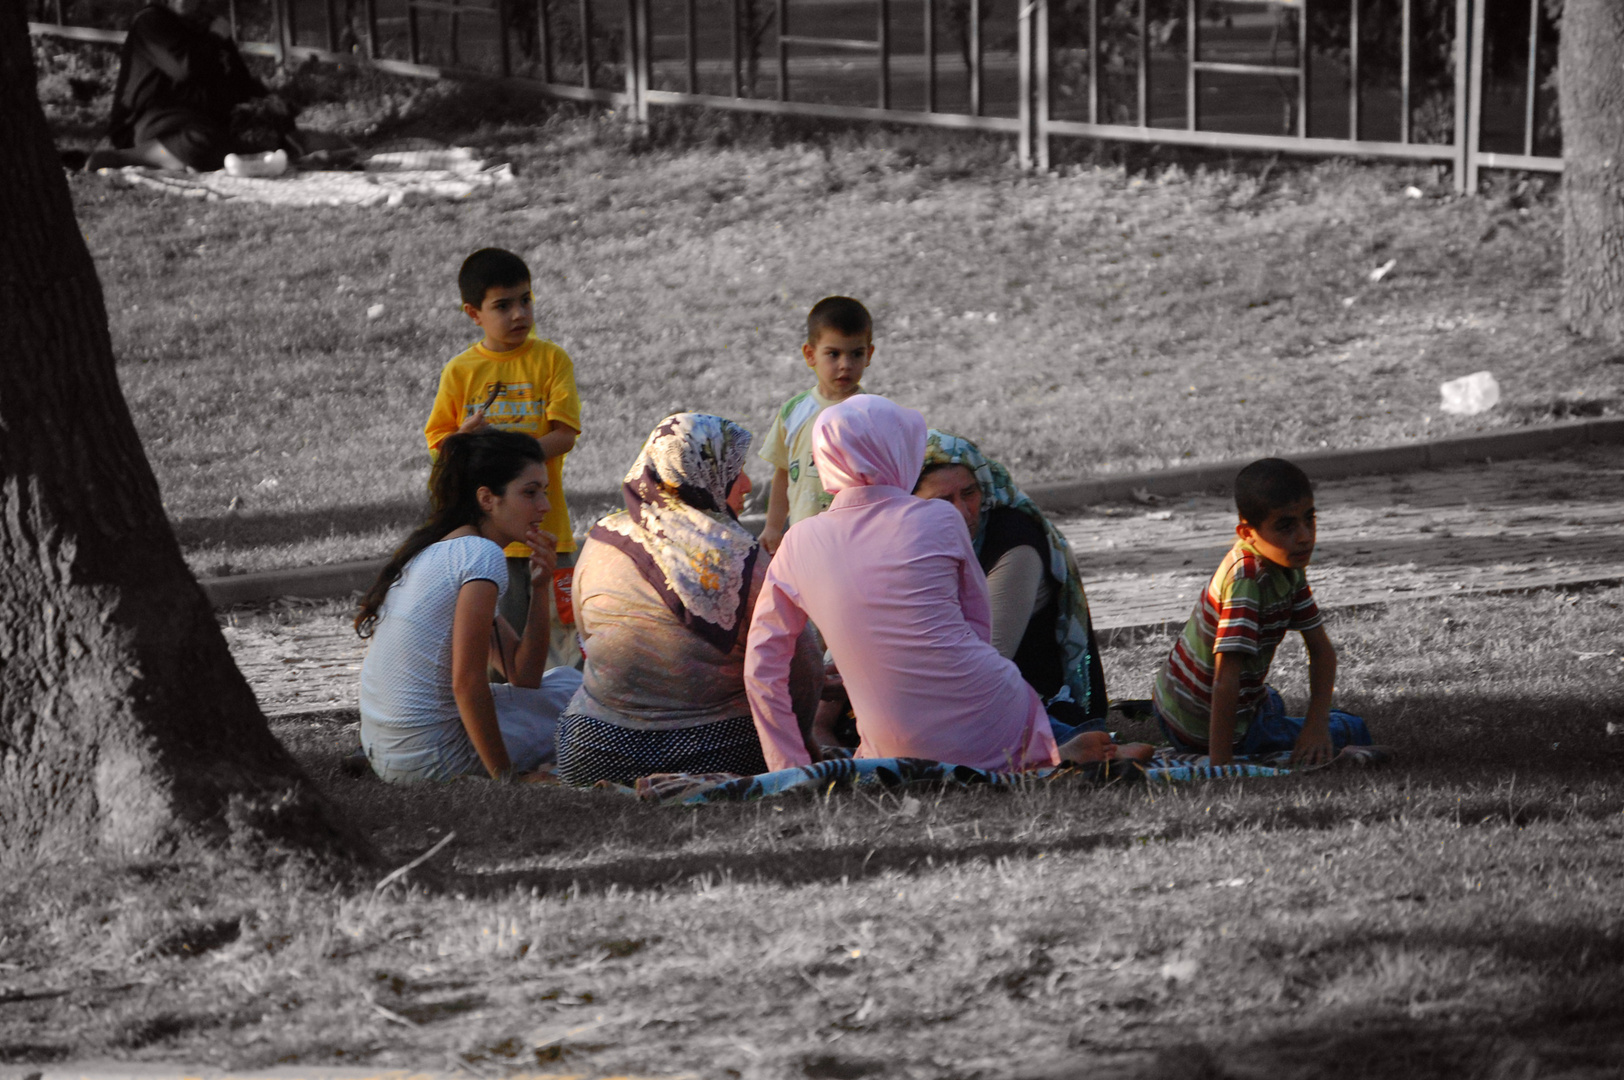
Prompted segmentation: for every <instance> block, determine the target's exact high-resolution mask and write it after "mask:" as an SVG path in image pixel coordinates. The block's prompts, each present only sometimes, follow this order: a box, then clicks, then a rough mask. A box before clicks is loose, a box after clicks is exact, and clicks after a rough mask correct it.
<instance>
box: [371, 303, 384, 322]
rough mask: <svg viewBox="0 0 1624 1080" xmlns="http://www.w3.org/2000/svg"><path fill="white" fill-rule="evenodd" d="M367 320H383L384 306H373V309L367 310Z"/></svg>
mask: <svg viewBox="0 0 1624 1080" xmlns="http://www.w3.org/2000/svg"><path fill="white" fill-rule="evenodd" d="M367 318H369V319H381V318H383V305H382V304H373V305H372V306H371V307H369V308H367Z"/></svg>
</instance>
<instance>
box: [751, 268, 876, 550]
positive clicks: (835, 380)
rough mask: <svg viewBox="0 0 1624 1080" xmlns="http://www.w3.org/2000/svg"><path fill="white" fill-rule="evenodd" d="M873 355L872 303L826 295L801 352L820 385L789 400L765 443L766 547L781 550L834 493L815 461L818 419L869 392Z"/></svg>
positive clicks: (817, 306) (817, 307) (810, 323)
mask: <svg viewBox="0 0 1624 1080" xmlns="http://www.w3.org/2000/svg"><path fill="white" fill-rule="evenodd" d="M873 356H874V320H873V319H872V318H871V317H870V316H869V314H868V309H867V308H865V307H864V306H863V305H862V304H860V303H858V302H857V301H856V300H853V299H852V298H851V297H849V296H826V297H824V298H823V299H822V300H819V301H818V302H817V303H816V304H814V305H813V306H812V310H811V311H810V312H808V313H807V316H806V343H805V344H804V345H802V346H801V357H802V358H803V359H804V360H805V361H806V366H807V367H809V368H811V369H812V372H813V374H814V375H816V376H817V380H818V382H817V385H816V386H815V387H813V388H812V389H810V390H803V391H801V392H800V393H799V394H796V395H795V396H794V397H792V398H790V399H789V400H788V401H786V402H784V405H783V407H782V408H780V409H779V410H778V415H776V416H775V417H773V426H772V430H770V431H768V432H767V438H766V439H765V440H763V442H762V445H761V451H760V455H761V460H763V461H765V462H767V463H768V464H769V465H771V466H773V470H774V471H773V484H772V492H771V493H770V495H769V496H768V498H767V524H766V526H765V527H764V528H763V529H762V530H761V546H762V547H764V548H766V549H767V550H768V551H769V552H772V551H777V550H778V542H779V541H780V540H782V539H783V538H784V532H785V531H786V530H787V529H788V528H789V527H790V526H791V525H793V524H795V523H796V522H797V521H800V520H802V519H803V518H809V517H812V516H813V515H814V514H818V513H821V512H822V511H823V510H824V509H826V508H827V507H828V505H829V501H830V500H831V499H833V498H834V496H832V495H830V494H829V493H828V492H827V491H825V490H823V482H822V481H821V480H819V479H818V469H817V466H816V465H814V464H813V463H812V421H813V420H816V419H817V417H818V414H819V413H821V412H822V411H823V410H824V409H827V408H828V407H829V406H830V405H835V404H838V403H839V402H842V401H845V400H846V399H847V398H849V397H851V396H852V395H853V394H861V393H863V386H862V378H863V372H864V371H865V370H866V369H867V368H868V363H869V361H870V360H871V359H872V358H873Z"/></svg>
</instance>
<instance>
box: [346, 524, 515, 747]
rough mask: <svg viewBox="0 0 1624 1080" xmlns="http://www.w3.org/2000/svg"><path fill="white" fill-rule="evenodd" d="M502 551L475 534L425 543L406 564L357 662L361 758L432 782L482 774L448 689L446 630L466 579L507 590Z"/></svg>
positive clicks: (499, 589)
mask: <svg viewBox="0 0 1624 1080" xmlns="http://www.w3.org/2000/svg"><path fill="white" fill-rule="evenodd" d="M507 580H508V576H507V561H506V559H505V558H504V557H503V554H502V549H501V547H499V546H498V545H497V544H495V543H494V542H492V541H490V540H487V539H485V538H484V537H482V536H459V537H457V538H456V539H453V540H441V541H439V542H438V543H435V544H430V545H429V546H428V547H426V548H424V549H423V550H422V551H421V552H419V553H418V554H417V555H416V556H415V557H413V559H412V561H411V562H409V563H407V564H406V568H405V570H403V571H402V572H401V575H400V580H399V581H397V582H395V584H394V585H393V586H391V587H390V589H389V594H388V596H386V597H385V598H384V602H383V606H382V607H381V608H379V611H378V623H377V628H376V630H375V631H374V633H373V635H372V643H371V645H370V646H369V647H368V648H367V655H366V659H365V660H364V661H362V663H361V742H362V745H364V746H365V747H366V748H367V751H368V753H369V754H371V755H374V756H375V757H376V756H377V755H378V754H380V753H381V754H382V755H383V756H386V757H388V758H389V759H390V760H391V761H392V762H394V763H396V764H397V766H398V767H400V768H402V769H409V768H411V766H412V765H413V763H415V765H416V768H415V769H412V770H411V771H418V772H421V773H422V774H423V775H424V776H428V777H432V778H435V779H450V778H451V777H454V776H461V775H463V774H464V773H468V772H478V771H482V766H481V765H480V762H479V755H478V754H477V753H476V752H475V750H474V746H473V743H471V742H469V740H468V736H467V734H466V732H465V731H464V730H463V725H462V716H461V714H460V713H459V712H458V711H457V699H456V696H455V695H454V694H452V692H451V627H452V623H453V621H454V620H455V618H456V612H457V596H458V594H459V593H460V592H461V591H462V587H463V586H464V585H466V584H468V583H469V582H470V581H489V582H491V583H493V584H494V585H495V586H496V589H497V601H498V603H500V601H501V594H502V593H503V592H504V591H506V589H507Z"/></svg>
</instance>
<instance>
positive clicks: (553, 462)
mask: <svg viewBox="0 0 1624 1080" xmlns="http://www.w3.org/2000/svg"><path fill="white" fill-rule="evenodd" d="M530 286H531V283H530V267H529V266H527V265H525V261H524V260H523V259H521V258H520V257H519V256H517V255H515V254H513V252H511V251H504V250H503V249H501V248H481V249H480V250H478V251H476V252H474V253H473V254H472V255H470V256H468V257H467V258H466V259H464V260H463V263H462V267H461V269H459V270H458V272H457V292H458V294H459V296H460V297H461V299H462V311H463V314H464V315H466V316H468V318H469V320H470V321H471V322H472V323H473V324H474V325H475V326H477V327H479V330H480V332H481V333H482V334H483V335H484V337H483V339H482V340H480V341H478V342H475V343H474V344H472V345H470V346H468V348H466V349H464V350H463V351H462V352H460V353H458V354H457V355H456V356H453V357H452V358H451V359H450V360H448V361H446V364H445V367H443V368H442V369H441V370H440V382H439V386H438V387H437V388H436V390H435V393H434V404H433V405H432V406H430V408H429V416H428V420H427V421H426V422H425V423H424V425H423V437H424V439H425V440H426V441H427V443H428V448H429V456H430V458H433V457H434V455H435V454H437V453H438V452H439V447H440V444H441V443H443V442H444V441H445V439H446V438H447V437H448V436H450V435H452V434H455V433H457V432H462V433H464V434H467V433H468V432H473V431H487V430H490V429H493V428H496V429H500V430H502V431H517V432H520V433H522V434H524V435H527V436H529V437H530V438H531V439H533V440H534V441H535V443H536V445H537V446H538V447H540V448H541V452H542V455H543V456H544V457H545V458H546V460H547V503H548V506H549V509H548V511H547V517H546V519H545V520H543V521H542V524H541V527H542V530H543V531H545V532H550V533H552V534H553V535H554V536H556V537H558V567H559V569H558V570H557V571H555V573H554V576H553V578H552V579H549V580H547V581H545V582H541V583H540V586H541V591H540V592H533V590H532V589H531V587H530V580H531V569H530V549H529V548H527V547H525V545H524V544H523V543H516V544H513V545H510V546H509V547H508V549H507V560H508V562H507V565H508V586H507V590H506V591H505V592H504V593H503V594H502V615H503V616H504V617H506V619H507V621H508V622H509V623H511V624H513V625H514V626H523V625H524V624H525V621H526V620H527V619H528V618H529V612H530V604H531V601H532V599H533V598H534V599H535V600H536V601H537V602H539V603H540V604H541V605H542V606H543V607H546V606H548V605H549V604H550V605H552V610H551V618H552V621H551V626H552V633H553V640H552V648H551V651H550V652H549V653H548V662H549V664H550V665H552V666H561V665H564V664H569V665H571V666H577V665H579V663H580V657H581V651H580V646H579V644H578V643H577V642H576V640H575V630H574V621H575V616H574V613H573V609H572V608H571V607H570V606H569V604H568V600H567V597H568V589H569V584H570V578H571V574H572V570H571V569H570V568H571V567H573V566H574V565H575V533H574V526H573V525H572V523H571V521H570V509H569V504H568V503H567V502H566V501H565V499H564V459H565V457H566V456H567V455H568V454H569V452H570V451H571V450H572V449H574V447H575V440H576V439H577V438H579V437H580V434H581V395H580V393H579V392H578V391H577V390H576V387H575V362H574V361H573V360H571V359H570V355H569V353H567V352H565V351H564V350H563V349H562V348H560V347H559V346H558V345H555V344H553V343H552V342H551V341H547V340H544V339H543V338H541V337H539V336H537V334H536V332H535V330H536V316H535V297H534V296H533V295H532V293H531V287H530Z"/></svg>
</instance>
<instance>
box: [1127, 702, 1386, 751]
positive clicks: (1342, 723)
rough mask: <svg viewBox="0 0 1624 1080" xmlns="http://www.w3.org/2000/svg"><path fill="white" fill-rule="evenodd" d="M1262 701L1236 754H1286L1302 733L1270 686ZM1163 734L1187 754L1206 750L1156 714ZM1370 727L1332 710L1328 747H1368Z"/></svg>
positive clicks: (1298, 721) (1298, 720) (1300, 720)
mask: <svg viewBox="0 0 1624 1080" xmlns="http://www.w3.org/2000/svg"><path fill="white" fill-rule="evenodd" d="M1263 692H1264V695H1263V700H1262V701H1261V702H1260V703H1259V704H1258V707H1257V712H1256V713H1255V714H1253V716H1252V722H1251V723H1249V724H1247V725H1246V734H1244V735H1242V736H1241V738H1240V741H1239V742H1238V743H1236V744H1235V756H1236V757H1259V756H1261V755H1264V754H1278V753H1289V752H1290V751H1291V750H1292V749H1293V748H1294V747H1296V745H1297V736H1299V735H1301V734H1302V733H1303V720H1304V718H1303V717H1301V716H1287V715H1286V703H1285V702H1283V701H1281V700H1280V694H1279V693H1278V692H1277V691H1276V690H1275V688H1274V687H1272V686H1265V687H1264V688H1263ZM1156 722H1157V724H1159V725H1160V726H1161V729H1162V734H1163V735H1165V736H1167V741H1168V742H1170V743H1172V744H1173V749H1175V750H1180V751H1182V752H1184V753H1186V754H1202V753H1206V752H1207V748H1206V747H1204V746H1192V745H1191V744H1190V743H1189V742H1187V741H1186V740H1184V739H1181V738H1179V736H1178V734H1177V733H1176V732H1174V731H1173V729H1172V728H1170V727H1168V726H1167V722H1166V721H1164V720H1162V719H1161V718H1160V717H1157V720H1156ZM1369 745H1370V729H1369V728H1367V727H1365V722H1364V720H1363V719H1362V718H1361V717H1358V716H1355V715H1353V714H1352V713H1347V712H1343V711H1342V710H1341V709H1332V710H1331V746H1332V747H1333V748H1334V749H1337V750H1341V749H1342V748H1343V747H1344V746H1369Z"/></svg>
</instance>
